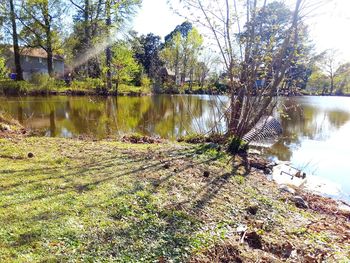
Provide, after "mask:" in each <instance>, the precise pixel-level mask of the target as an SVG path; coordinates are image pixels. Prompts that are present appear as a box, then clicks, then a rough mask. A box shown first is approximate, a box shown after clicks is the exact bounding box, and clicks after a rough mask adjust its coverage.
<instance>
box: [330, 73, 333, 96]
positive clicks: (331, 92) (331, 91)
mask: <svg viewBox="0 0 350 263" xmlns="http://www.w3.org/2000/svg"><path fill="white" fill-rule="evenodd" d="M333 90H334V76H331V90H330V92H329V95H332V94H333Z"/></svg>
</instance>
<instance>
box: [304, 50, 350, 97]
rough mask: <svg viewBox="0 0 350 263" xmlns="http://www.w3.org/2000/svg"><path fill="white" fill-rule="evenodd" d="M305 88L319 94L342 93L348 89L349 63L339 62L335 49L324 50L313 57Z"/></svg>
mask: <svg viewBox="0 0 350 263" xmlns="http://www.w3.org/2000/svg"><path fill="white" fill-rule="evenodd" d="M313 59H314V64H313V68H312V74H311V77H310V81H309V82H308V84H307V89H308V90H310V91H311V92H313V93H318V94H321V95H332V94H336V95H342V94H343V93H345V92H346V93H348V92H349V89H350V63H349V62H347V63H343V64H341V63H340V62H339V59H338V57H337V51H335V50H326V51H323V52H321V53H320V54H318V55H316V56H315V57H314V58H313Z"/></svg>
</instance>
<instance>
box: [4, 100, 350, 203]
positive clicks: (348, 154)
mask: <svg viewBox="0 0 350 263" xmlns="http://www.w3.org/2000/svg"><path fill="white" fill-rule="evenodd" d="M226 103H227V97H225V96H219V97H218V96H208V95H156V96H145V97H108V98H101V97H68V96H52V97H22V98H21V97H16V98H4V97H0V112H1V111H5V112H8V113H10V114H11V115H12V116H13V117H14V118H15V119H17V120H19V122H20V123H22V124H23V125H24V126H25V127H27V128H32V129H38V130H40V131H42V133H43V134H44V135H45V136H53V137H54V136H60V137H76V136H79V135H89V136H94V137H97V138H101V139H102V138H106V137H109V136H114V135H123V134H128V133H140V134H145V135H152V136H160V137H162V138H167V139H171V140H173V139H176V138H178V137H179V136H182V135H186V134H189V133H198V132H202V133H203V132H208V131H209V130H215V131H220V130H223V129H224V127H225V123H224V120H223V121H222V122H221V123H220V124H216V123H215V121H214V120H215V119H218V118H220V116H221V112H222V110H223V109H224V106H225V104H226ZM282 111H283V116H284V118H282V119H281V123H282V126H283V135H282V136H281V138H280V139H279V140H278V141H277V142H276V143H275V144H274V145H273V146H272V147H271V148H270V149H268V150H265V153H266V154H267V155H268V156H270V157H271V158H274V159H278V160H282V161H291V163H292V165H293V166H295V167H297V168H300V169H303V170H305V171H306V172H307V173H309V174H314V175H317V176H319V177H321V178H325V179H329V180H331V181H332V182H334V183H336V184H339V185H340V186H341V187H342V191H343V192H344V195H343V196H342V198H344V199H349V194H350V140H349V139H348V137H349V135H350V98H346V97H312V96H310V97H309V96H305V97H292V98H283V99H281V101H280V103H279V110H278V111H277V113H276V114H280V113H281V112H282Z"/></svg>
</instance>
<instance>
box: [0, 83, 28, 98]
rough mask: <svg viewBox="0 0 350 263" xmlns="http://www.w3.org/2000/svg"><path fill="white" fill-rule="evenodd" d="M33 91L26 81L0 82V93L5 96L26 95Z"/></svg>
mask: <svg viewBox="0 0 350 263" xmlns="http://www.w3.org/2000/svg"><path fill="white" fill-rule="evenodd" d="M31 89H33V85H32V84H30V83H28V82H26V81H14V80H2V81H0V93H1V94H3V95H6V96H15V95H20V94H26V93H28V91H29V90H31Z"/></svg>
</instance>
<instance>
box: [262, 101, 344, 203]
mask: <svg viewBox="0 0 350 263" xmlns="http://www.w3.org/2000/svg"><path fill="white" fill-rule="evenodd" d="M295 105H296V106H295ZM280 109H285V112H286V114H287V116H288V117H285V118H281V122H282V125H283V136H282V137H281V138H280V140H279V141H278V142H277V143H276V144H275V145H274V146H273V147H272V148H271V149H268V150H267V154H268V155H270V156H274V157H275V158H278V159H279V160H283V161H291V162H292V164H293V165H294V166H296V167H298V168H300V169H304V170H305V171H306V172H307V173H309V174H315V175H317V176H320V177H322V178H326V179H329V180H331V181H333V182H335V183H338V184H339V185H340V186H341V187H342V189H343V191H344V192H345V193H346V194H345V196H344V197H343V198H345V199H348V200H349V199H350V196H349V194H350V180H349V178H350V172H349V168H350V167H349V164H348V158H349V157H350V141H349V140H348V136H349V134H350V98H341V97H302V98H292V99H284V100H283V101H281V105H280Z"/></svg>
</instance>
